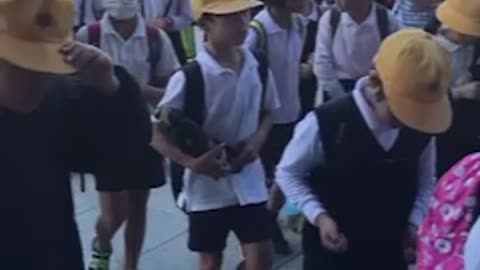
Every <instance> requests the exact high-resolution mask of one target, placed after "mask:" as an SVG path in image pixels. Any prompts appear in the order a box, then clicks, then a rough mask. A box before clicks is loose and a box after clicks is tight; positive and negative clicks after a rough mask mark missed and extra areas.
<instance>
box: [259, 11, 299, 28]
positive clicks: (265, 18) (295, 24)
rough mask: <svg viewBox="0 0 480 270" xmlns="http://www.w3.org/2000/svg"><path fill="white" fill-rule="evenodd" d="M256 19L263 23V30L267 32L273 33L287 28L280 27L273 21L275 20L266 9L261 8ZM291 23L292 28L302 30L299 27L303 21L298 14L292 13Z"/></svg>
mask: <svg viewBox="0 0 480 270" xmlns="http://www.w3.org/2000/svg"><path fill="white" fill-rule="evenodd" d="M258 19H259V20H260V21H261V22H262V23H263V25H264V28H265V32H267V34H275V33H279V32H285V31H287V29H284V28H282V27H280V26H279V25H278V24H277V23H276V22H275V20H274V19H273V17H272V16H271V15H270V12H268V10H267V9H264V10H262V11H261V12H260V13H259V14H258ZM291 25H292V29H294V30H295V31H297V32H302V29H301V28H302V27H303V22H302V19H301V17H300V16H299V15H297V14H293V15H292V22H291Z"/></svg>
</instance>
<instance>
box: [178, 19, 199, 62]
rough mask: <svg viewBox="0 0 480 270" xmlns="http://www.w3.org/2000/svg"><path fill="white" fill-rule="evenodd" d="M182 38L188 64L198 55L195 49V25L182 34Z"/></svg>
mask: <svg viewBox="0 0 480 270" xmlns="http://www.w3.org/2000/svg"><path fill="white" fill-rule="evenodd" d="M180 38H181V40H182V47H183V50H184V51H185V58H186V60H187V62H190V61H192V60H193V59H194V58H195V55H196V54H197V50H196V47H195V45H196V44H195V28H194V25H190V26H189V27H187V28H185V29H184V30H182V31H181V32H180Z"/></svg>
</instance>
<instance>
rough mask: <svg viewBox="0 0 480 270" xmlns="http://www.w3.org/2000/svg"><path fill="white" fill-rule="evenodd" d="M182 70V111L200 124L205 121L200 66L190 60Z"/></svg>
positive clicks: (203, 84) (203, 88) (203, 89)
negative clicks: (183, 82)
mask: <svg viewBox="0 0 480 270" xmlns="http://www.w3.org/2000/svg"><path fill="white" fill-rule="evenodd" d="M182 70H183V73H184V74H185V99H184V105H183V111H184V113H185V115H186V116H187V117H188V118H190V119H192V120H193V121H194V122H195V123H197V124H198V125H200V126H202V125H203V122H204V121H205V81H204V79H203V73H202V68H201V66H200V64H199V63H198V62H197V61H191V62H189V63H187V64H185V65H184V66H183V68H182Z"/></svg>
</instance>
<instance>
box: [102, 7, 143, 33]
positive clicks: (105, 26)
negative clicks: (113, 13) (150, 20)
mask: <svg viewBox="0 0 480 270" xmlns="http://www.w3.org/2000/svg"><path fill="white" fill-rule="evenodd" d="M100 25H101V27H102V33H103V34H105V35H114V36H119V35H118V33H117V30H115V28H113V25H112V21H110V18H109V17H108V14H107V13H106V12H105V14H104V15H103V18H102V19H101V21H100ZM146 36H147V29H146V24H145V21H144V20H143V19H142V17H141V16H140V15H139V14H137V26H136V28H135V32H134V33H133V35H132V36H131V37H130V38H134V37H143V38H145V37H146Z"/></svg>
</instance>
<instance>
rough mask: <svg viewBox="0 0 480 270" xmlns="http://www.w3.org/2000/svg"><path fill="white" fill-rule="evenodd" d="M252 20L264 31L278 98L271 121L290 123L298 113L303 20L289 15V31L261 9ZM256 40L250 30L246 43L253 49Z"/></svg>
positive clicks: (252, 31)
mask: <svg viewBox="0 0 480 270" xmlns="http://www.w3.org/2000/svg"><path fill="white" fill-rule="evenodd" d="M255 20H257V21H259V22H261V23H262V25H263V27H264V29H265V32H266V33H265V34H266V37H265V39H266V43H267V47H268V48H267V55H268V61H269V64H270V68H271V70H272V72H273V77H274V78H275V82H276V85H277V88H278V97H279V99H280V108H279V109H278V110H277V111H276V112H275V114H274V119H273V122H274V124H288V123H293V122H295V121H297V119H298V117H299V115H300V97H299V86H300V63H301V59H302V51H303V44H304V39H305V37H304V36H305V32H306V31H305V29H304V24H303V23H302V22H303V21H302V20H301V19H300V17H299V16H297V15H295V16H293V17H292V22H291V25H292V28H291V30H288V29H283V28H281V27H280V26H278V24H277V23H276V22H275V21H274V20H273V18H272V16H270V13H269V12H268V11H267V10H265V9H264V10H262V11H260V12H259V13H258V14H257V16H256V17H255ZM257 41H258V36H257V32H256V31H255V30H254V29H250V31H249V33H248V36H247V39H246V42H245V43H246V45H247V46H248V47H250V48H256V47H257Z"/></svg>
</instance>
